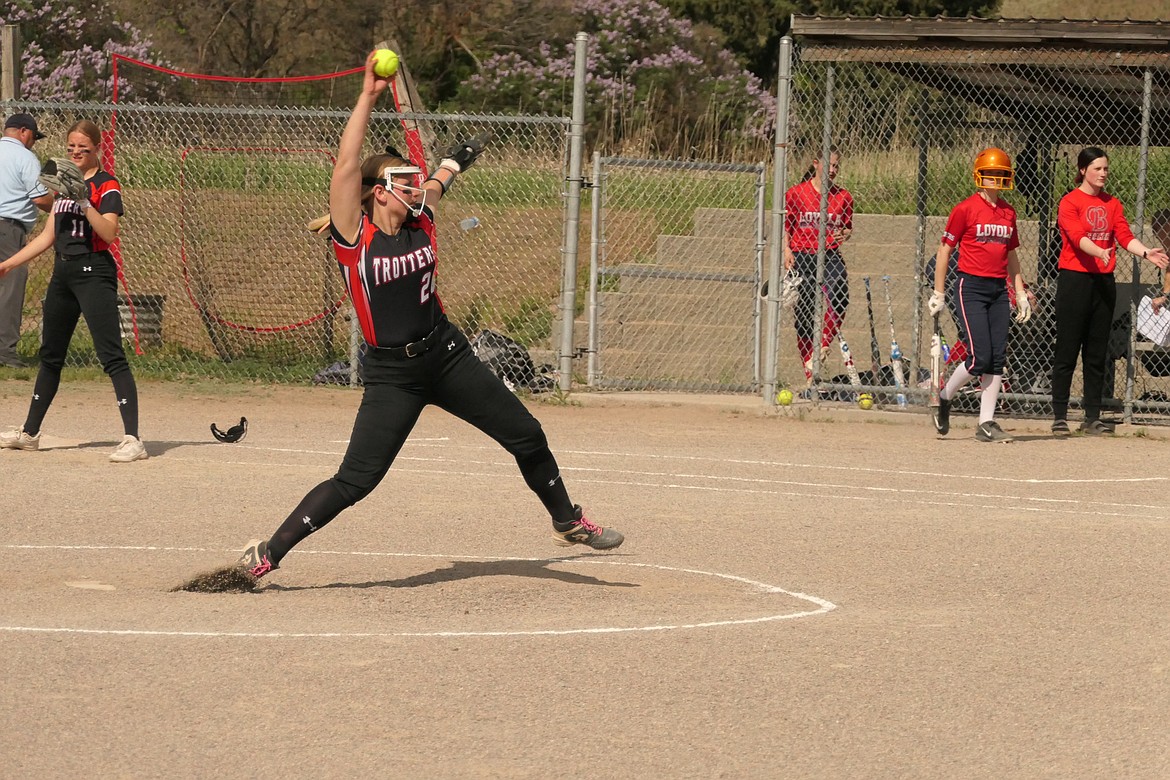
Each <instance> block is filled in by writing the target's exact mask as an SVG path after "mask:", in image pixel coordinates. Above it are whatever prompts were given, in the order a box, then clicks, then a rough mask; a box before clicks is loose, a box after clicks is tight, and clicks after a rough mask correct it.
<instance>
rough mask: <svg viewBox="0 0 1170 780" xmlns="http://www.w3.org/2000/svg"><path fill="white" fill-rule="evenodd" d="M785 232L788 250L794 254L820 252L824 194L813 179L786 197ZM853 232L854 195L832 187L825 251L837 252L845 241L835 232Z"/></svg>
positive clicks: (798, 185)
mask: <svg viewBox="0 0 1170 780" xmlns="http://www.w3.org/2000/svg"><path fill="white" fill-rule="evenodd" d="M784 209H785V211H786V212H787V213H786V215H785V217H784V232H785V233H787V234H788V248H789V249H791V250H792V251H793V252H815V251H817V234H818V233H819V232H820V227H821V193H819V192H817V189H816V187H814V186H813V183H812V179H809V180H807V181H802V182H801V183H800V184H797V185H795V186H793V187H790V188H789V189H788V192H786V193H785V194H784ZM852 229H853V196H852V195H851V194H850V193H849V190H847V189H844V188H843V187H838V186H837V185H835V184H834V185H832V186H831V187H829V208H828V224H827V225H826V226H825V248H826V249H836V248H837V247H838V246H840V245H841V242H840V241H838V240H837V239H836V237H835V236H834V235H833V233H834V232H835V231H839V230H852Z"/></svg>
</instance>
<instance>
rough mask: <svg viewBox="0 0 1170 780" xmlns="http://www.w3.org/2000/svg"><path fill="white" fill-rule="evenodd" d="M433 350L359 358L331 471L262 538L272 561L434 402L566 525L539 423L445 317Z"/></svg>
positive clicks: (334, 507)
mask: <svg viewBox="0 0 1170 780" xmlns="http://www.w3.org/2000/svg"><path fill="white" fill-rule="evenodd" d="M439 327H440V328H441V329H442V331H441V336H440V338H439V339H438V340H437V342H436V343H435V345H434V346H433V347H431V348H430V350H428V351H427V352H426V353H424V354H422V355H420V356H418V357H416V358H405V359H395V358H391V357H389V356H387V355H386V354H385V353H384V352H382V351H380V350H378V349H370V350H369V351H368V353H367V355H366V365H365V383H366V387H365V391H364V393H363V395H362V402H361V405H360V406H359V408H358V412H357V417H356V419H355V420H354V424H353V432H352V433H351V434H350V440H349V447H348V449H347V450H346V453H345V457H344V458H343V459H342V462H341V467H340V468H339V469H338V471H337V474H336V475H335V476H334V477H333V478H332V479H329V480H326V481H325V482H322V483H321V484H320V485H318V486H317V487H315V488H313V489H312V490H311V491H309V493H308V495H306V496H305V498H304V499H303V500H302V502H301V504H300V505H299V506H298V507H297V508H296V509H295V510H294V511H293V512H292V514H290V515H289V516H288V518H287V519H286V520H285V522H284V524H283V525H281V527H280V528H279V529H278V530H277V532H276V534H274V535H273V537H272V539H271V540H270V542H269V552H270V554H271V555H272V557H273V559H274V561H273V562H274V563H276V562H279V561H280V559H281V558H282V557H283V556H284V555H285V554H286V553H287V552H288V551H289V550H290V549H292V547H293V546H294V545H296V544H297V543H298V542H300V541H301V540H302V539H304V538H305V537H306V536H308V535H309V534H310V533H312V532H313V531H317V530H320V529H321V527H322V526H324V525H325V524H326V523H328V522H329V521H330V520H332V519H333V518H334V517H336V516H337V515H338V514H340V513H341V511H342V510H344V509H345V508H347V507H349V506H352V505H353V504H356V503H357V502H358V501H360V500H362V499H363V498H365V497H366V496H367V495H369V494H370V492H371V491H372V490H373V489H374V488H375V487H376V486H377V485H378V483H379V482H381V481H382V478H383V477H384V476H386V473H387V472H388V471H389V470H390V466H391V464H392V463H393V462H394V459H395V457H397V455H398V453H399V451H400V450H401V449H402V445H403V444H405V443H406V438H407V436H409V435H410V432H411V430H412V429H413V428H414V425H415V423H416V422H417V421H418V418H419V415H420V414H422V410H423V408H424V407H426V406H427V405H428V404H434V405H436V406H438V407H439V408H441V409H444V410H446V411H448V412H450V413H451V414H453V415H455V416H456V417H458V418H459V419H461V420H465V421H466V422H469V423H471V424H472V425H474V426H475V427H476V428H478V429H479V430H481V431H483V432H484V433H486V434H487V435H488V436H490V437H491V438H492V439H494V440H495V441H496V442H498V443H499V444H500V446H502V447H503V448H504V449H505V450H507V451H508V452H509V453H511V455H512V456H513V457H514V458H515V459H516V464H517V466H519V468H520V472H521V474H522V475H523V476H524V481H525V483H526V484H527V485H528V487H529V488H530V489H531V490H532V491H533V492H534V493H536V495H537V497H538V498H540V500H541V502H542V503H543V504H544V506H545V508H546V509H547V510H548V512H549V515H550V516H551V517H552V519H553V521H554V522H557V523H571V522H573V519H574V518H573V505H572V503H571V502H570V501H569V497H568V493H567V492H566V490H565V487H564V484H563V483H562V481H561V478H560V469H559V468H558V466H557V463H556V459H555V458H554V457H553V454H552V452H551V451H550V450H549V447H548V440H547V438H546V437H545V435H544V430H543V429H542V428H541V425H540V422H539V421H537V419H536V418H535V417H533V416H532V414H531V413H530V412H529V411H528V409H527V408H525V406H524V404H523V403H521V402H520V399H518V398H517V397H516V396H515V395H513V394H512V392H511V391H510V390H508V388H507V387H506V386H505V385H504V383H503V382H502V381H501V380H500V379H499V378H498V377H497V376H496V375H495V374H493V373H492V372H491V370H490V369H488V367H487V366H486V365H485V364H484V363H483V362H482V361H481V360H480V359H479V358H478V357H476V356H475V353H474V352H473V351H472V349H471V346H470V345H469V344H468V342H467V339H466V338H465V337H464V336H463V334H462V333H461V332H460V331H459V329H458V328H456V327H455V326H453V325H451V324H450V323H449V322H446V321H444V322H443V323H442V324H441V325H439Z"/></svg>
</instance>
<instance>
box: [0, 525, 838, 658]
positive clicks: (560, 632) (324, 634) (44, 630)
mask: <svg viewBox="0 0 1170 780" xmlns="http://www.w3.org/2000/svg"><path fill="white" fill-rule="evenodd" d="M3 548H4V549H9V550H121V551H158V552H213V551H211V550H208V549H206V548H202V547H161V546H151V545H48V544H45V545H39V544H6V545H3ZM225 552H229V553H235V552H236V551H234V550H228V551H225ZM296 554H297V555H359V556H373V557H385V558H440V559H446V560H451V559H456V560H469V561H528V562H533V563H556V564H561V565H585V566H630V567H635V568H645V569H657V570H659V571H670V572H677V573H681V574H694V575H696V576H702V577H715V578H718V579H723V580H728V581H731V582H737V583H740V584H742V585H746V586H748V587H749V588H752V589H754V590H757V591H759V592H762V593H768V594H777V595H783V596H790V597H792V598H795V599H799V600H801V601H807V602H809V603H811V604H813V605H815V606H816V609H810V610H802V611H799V612H783V613H779V614H775V615H764V616H762V617H753V618H735V619H729V620H709V621H703V622H698V623H662V624H654V625H648V626H598V627H594V628H565V629H539V630H500V631H359V632H346V631H319V632H283V631H163V630H151V629H132V628H117V629H114V628H71V627H60V626H57V627H52V626H3V625H0V631H6V632H9V633H38V634H79V635H106V636H147V637H151V636H158V637H209V638H211V637H224V638H246V639H389V638H394V637H404V638H419V637H440V638H443V637H514V636H568V635H572V634H629V633H638V632H650V631H680V630H688V629H700V628H717V627H720V626H743V625H751V624H755V623H771V622H776V621H780V620H795V619H797V618H803V617H813V616H815V615H823V614H825V613H827V612H831V611H832V610H834V609H836V608H837V605H836V604H834V603H832V602H831V601H826V600H825V599H822V598H820V597H818V596H811V595H809V594H807V593H798V592H795V591H790V590H785V589H784V588H781V587H779V586H778V585H769V584H767V583H765V582H758V581H756V580H751V579H748V578H747V577H739V576H736V575H734V574H723V573H721V572H713V571H704V570H702V569H687V568H681V567H677V566H663V565H661V564H656V563H635V562H630V561H601V560H572V559H565V558H520V557H510V556H492V555H443V554H440V553H393V552H366V551H339V550H306V551H297V553H296Z"/></svg>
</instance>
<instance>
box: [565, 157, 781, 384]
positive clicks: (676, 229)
mask: <svg viewBox="0 0 1170 780" xmlns="http://www.w3.org/2000/svg"><path fill="white" fill-rule="evenodd" d="M593 172H594V176H593V181H594V186H593V189H592V192H593V196H594V200H593V219H592V230H593V241H592V244H591V252H590V271H589V299H588V300H589V303H588V322H589V347H588V354H589V367H588V382H589V386H590V387H598V388H616V389H627V390H641V389H646V390H680V391H691V392H754V391H756V390H757V389H758V387H759V385H760V337H761V313H762V306H761V300H760V298H759V295H758V294H757V291H758V290H759V287H760V279H761V271H762V265H761V264H762V259H763V256H764V192H765V190H764V165H763V164H757V165H729V164H716V163H701V162H671V161H664V160H636V159H629V158H622V157H601V156H599V155H594V158H593Z"/></svg>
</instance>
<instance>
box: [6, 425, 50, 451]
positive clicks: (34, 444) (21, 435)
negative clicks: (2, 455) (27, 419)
mask: <svg viewBox="0 0 1170 780" xmlns="http://www.w3.org/2000/svg"><path fill="white" fill-rule="evenodd" d="M40 447H41V435H40V434H39V433H38V434H37V435H36V436H29V435H28V434H27V433H25V432H24V428H13V429H12V430H11V431H8V432H7V433H0V450H37V449H40Z"/></svg>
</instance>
